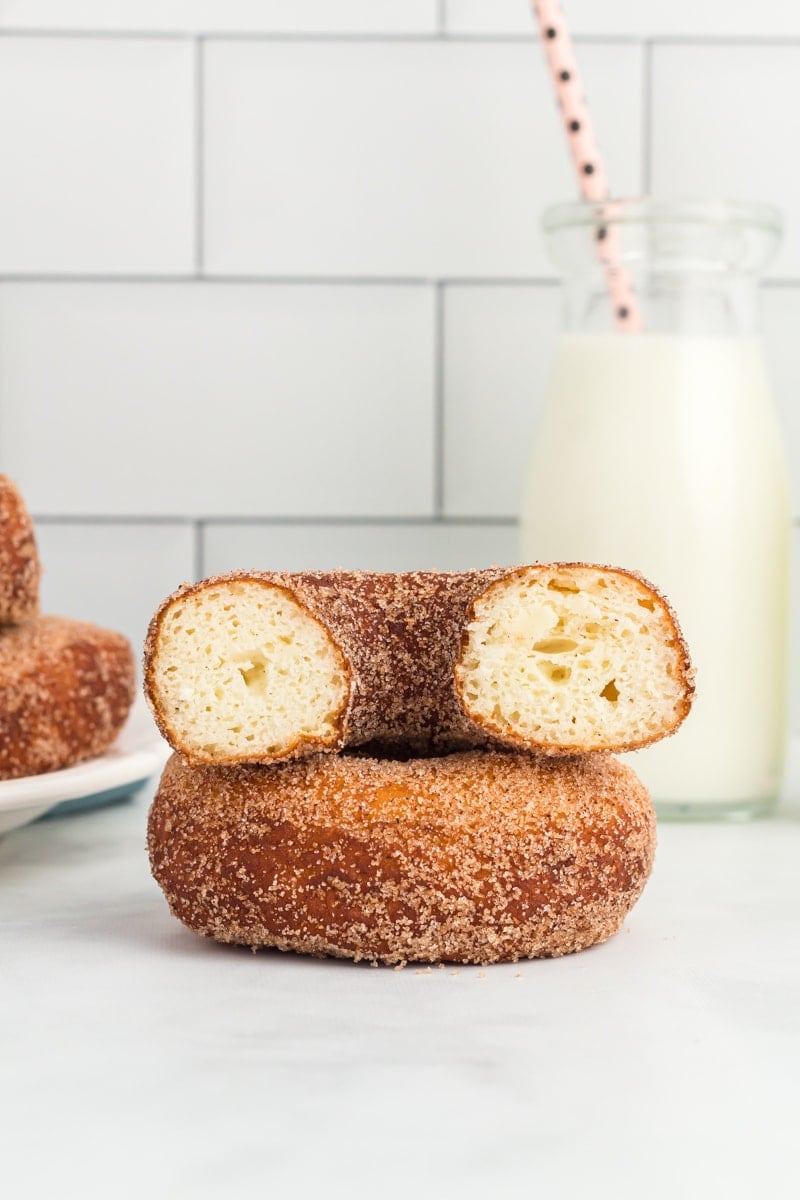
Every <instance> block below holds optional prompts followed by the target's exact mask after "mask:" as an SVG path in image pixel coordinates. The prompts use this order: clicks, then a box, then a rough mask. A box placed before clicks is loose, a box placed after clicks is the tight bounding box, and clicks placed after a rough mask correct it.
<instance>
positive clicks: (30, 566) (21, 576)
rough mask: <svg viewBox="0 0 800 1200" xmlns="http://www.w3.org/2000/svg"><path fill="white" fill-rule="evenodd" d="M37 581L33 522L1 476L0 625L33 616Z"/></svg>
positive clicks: (38, 567)
mask: <svg viewBox="0 0 800 1200" xmlns="http://www.w3.org/2000/svg"><path fill="white" fill-rule="evenodd" d="M40 578H41V564H40V562H39V554H38V551H37V549H36V537H35V534H34V529H33V521H32V520H31V518H30V514H29V513H28V510H27V508H26V507H25V502H24V500H23V499H22V496H21V495H20V493H19V490H18V489H17V487H16V486H15V484H14V483H13V482H12V481H11V480H10V479H9V478H8V476H7V475H0V625H15V624H17V623H18V622H19V621H26V620H28V618H29V617H32V616H35V614H36V613H37V612H38V611H39V580H40Z"/></svg>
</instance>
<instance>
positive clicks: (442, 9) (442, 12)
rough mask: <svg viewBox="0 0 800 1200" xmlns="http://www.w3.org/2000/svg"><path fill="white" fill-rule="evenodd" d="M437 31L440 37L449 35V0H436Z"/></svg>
mask: <svg viewBox="0 0 800 1200" xmlns="http://www.w3.org/2000/svg"><path fill="white" fill-rule="evenodd" d="M436 31H437V33H438V34H439V36H440V37H446V36H447V0H436Z"/></svg>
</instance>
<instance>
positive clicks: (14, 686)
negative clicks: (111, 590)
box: [0, 617, 136, 779]
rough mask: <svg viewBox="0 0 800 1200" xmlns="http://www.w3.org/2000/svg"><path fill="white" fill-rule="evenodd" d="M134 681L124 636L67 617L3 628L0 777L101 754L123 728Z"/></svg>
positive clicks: (0, 649)
mask: <svg viewBox="0 0 800 1200" xmlns="http://www.w3.org/2000/svg"><path fill="white" fill-rule="evenodd" d="M135 682H136V668H135V664H134V658H133V652H132V650H131V647H130V644H129V642H128V641H127V639H126V638H124V637H123V636H122V634H120V633H112V632H111V631H110V630H106V629H99V628H98V627H97V626H96V625H88V624H85V623H84V622H81V621H73V620H70V619H68V618H66V617H34V618H33V619H32V620H30V621H26V622H25V623H24V624H23V625H16V626H7V627H5V628H3V629H0V779H17V778H19V777H21V776H24V775H39V774H42V773H43V772H45V771H54V770H57V769H58V768H60V767H67V766H72V765H73V764H74V763H77V762H81V761H83V760H84V759H87V758H93V757H95V756H96V755H99V754H103V753H104V752H105V751H106V750H107V749H108V747H109V746H110V744H111V743H112V742H113V740H114V738H115V737H116V736H117V734H118V733H119V731H120V729H121V728H122V726H123V724H124V722H125V718H126V717H127V715H128V712H129V710H130V707H131V704H132V702H133V697H134V692H135Z"/></svg>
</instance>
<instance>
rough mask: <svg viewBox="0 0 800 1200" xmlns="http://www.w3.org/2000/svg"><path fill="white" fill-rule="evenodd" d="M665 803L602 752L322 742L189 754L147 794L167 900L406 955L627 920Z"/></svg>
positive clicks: (503, 953)
mask: <svg viewBox="0 0 800 1200" xmlns="http://www.w3.org/2000/svg"><path fill="white" fill-rule="evenodd" d="M655 828H656V827H655V817H654V813H653V808H652V805H651V803H650V799H649V796H648V794H647V792H646V790H645V788H644V787H643V786H642V784H641V783H640V782H639V780H638V779H637V778H636V776H635V775H634V773H633V771H631V770H630V768H629V767H626V766H623V764H621V763H619V762H617V761H616V760H615V759H613V758H611V757H610V756H609V755H593V756H591V757H585V756H584V757H580V758H577V757H575V758H569V759H564V758H562V759H558V760H555V759H549V758H544V757H537V756H534V755H526V754H501V753H485V752H481V751H473V752H469V753H465V754H456V755H450V756H447V757H443V758H434V759H411V760H409V761H407V762H400V761H389V760H380V759H369V758H361V757H357V756H351V755H342V756H340V757H331V756H327V755H317V756H315V757H313V758H309V759H305V760H302V761H298V762H292V763H284V764H281V765H277V766H273V767H268V768H264V767H255V766H242V767H233V768H232V767H209V766H199V767H192V766H189V765H188V764H187V763H186V762H184V761H183V760H182V759H181V758H180V757H179V756H178V755H174V756H173V757H172V758H171V759H170V761H169V763H168V764H167V767H166V769H165V771H164V774H163V777H162V780H161V784H160V787H159V789H158V793H157V795H156V798H155V800H154V802H153V806H152V808H151V810H150V816H149V822H148V848H149V852H150V862H151V867H152V870H153V874H154V876H155V878H156V880H157V881H158V883H159V884H160V886H161V888H162V889H163V891H164V894H165V895H166V898H167V900H168V902H169V905H170V908H171V910H172V912H173V914H174V915H175V916H176V917H177V918H178V919H179V920H181V921H182V922H183V923H184V924H185V925H187V926H188V927H189V928H190V929H193V930H194V931H195V932H197V933H200V934H203V935H204V936H207V937H213V938H216V939H217V940H218V941H222V942H233V943H237V944H242V945H247V946H252V947H254V948H257V947H262V946H272V947H277V948H278V949H280V950H295V951H300V952H303V953H309V954H316V955H335V956H338V957H346V958H353V959H355V960H359V959H367V960H370V961H374V962H383V963H388V964H396V963H403V962H410V961H419V962H437V961H443V962H463V963H490V962H504V961H515V960H517V959H520V958H534V957H551V956H556V955H562V954H568V953H571V952H572V951H576V950H581V949H583V948H585V947H587V946H590V945H593V944H594V943H596V942H601V941H604V940H605V939H606V938H608V937H610V936H611V935H612V934H614V933H616V932H617V931H618V930H619V928H620V927H621V925H622V922H623V920H624V919H625V916H626V915H627V913H628V912H629V911H630V909H631V907H632V906H633V904H634V903H635V901H636V900H637V898H638V896H639V895H640V893H641V890H642V888H643V887H644V884H645V882H646V880H647V877H648V875H649V873H650V869H651V866H652V862H653V855H654V850H655Z"/></svg>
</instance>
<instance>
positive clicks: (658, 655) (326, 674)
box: [145, 564, 694, 763]
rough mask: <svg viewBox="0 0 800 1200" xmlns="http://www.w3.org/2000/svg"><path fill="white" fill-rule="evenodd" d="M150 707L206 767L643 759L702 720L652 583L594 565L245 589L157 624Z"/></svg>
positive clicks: (327, 575)
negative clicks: (461, 753) (644, 752)
mask: <svg viewBox="0 0 800 1200" xmlns="http://www.w3.org/2000/svg"><path fill="white" fill-rule="evenodd" d="M145 690H146V693H147V696H148V700H149V702H150V705H151V708H152V710H153V713H154V715H155V718H156V721H157V723H158V725H159V727H160V729H161V731H162V733H163V734H164V736H165V737H166V739H167V740H168V741H169V743H170V744H171V745H172V747H173V748H174V749H175V750H178V751H179V752H180V753H181V754H183V755H184V756H185V757H186V758H187V760H189V761H190V762H192V763H202V762H207V763H248V762H253V763H270V762H278V761H281V760H285V759H289V758H294V757H300V756H303V755H307V754H312V753H316V752H318V751H331V752H339V751H341V750H342V749H345V748H347V747H355V746H369V745H370V744H374V745H376V746H379V747H380V748H381V750H382V751H385V752H387V753H391V752H392V750H393V748H401V749H402V748H404V747H413V748H414V750H415V751H416V752H418V753H440V752H446V751H449V750H456V749H466V748H475V747H498V748H499V747H506V748H514V749H522V750H536V751H539V752H543V753H546V754H576V753H584V752H589V751H606V750H613V751H622V750H632V749H637V748H639V747H641V746H645V745H648V744H649V743H651V742H654V741H656V740H658V739H659V738H662V737H665V736H666V735H667V734H669V733H672V732H673V731H674V730H675V729H676V728H677V727H678V725H679V724H680V723H681V721H682V720H683V719H684V717H685V716H686V714H687V712H688V711H689V708H690V705H691V700H692V696H693V690H694V685H693V674H692V668H691V664H690V661H689V656H688V652H687V649H686V645H685V643H684V641H683V638H682V635H681V632H680V629H679V627H678V624H677V620H676V618H675V616H674V614H673V612H672V610H671V608H670V607H669V604H668V603H667V601H666V600H665V599H664V597H663V596H662V595H661V594H660V593H659V592H658V591H657V589H655V588H654V587H653V586H652V585H651V584H649V583H647V582H646V581H645V580H643V579H642V578H641V577H639V576H638V575H636V574H634V573H631V572H627V571H623V570H619V569H615V568H608V567H598V566H593V565H586V564H552V565H545V564H536V565H534V566H529V567H520V568H515V569H505V568H490V569H488V570H485V571H469V572H458V573H445V572H442V573H438V572H406V573H400V574H376V573H370V572H345V571H333V572H305V573H300V574H280V573H272V574H270V573H263V572H235V573H232V574H229V575H224V576H216V577H212V578H210V579H206V580H204V581H202V582H201V583H198V584H191V585H187V586H185V587H184V588H182V589H180V590H179V591H178V592H176V593H175V594H174V595H172V596H171V597H169V598H168V599H167V600H166V601H164V603H163V604H162V605H161V607H160V609H159V610H158V612H157V613H156V615H155V616H154V618H153V620H152V622H151V625H150V629H149V632H148V638H147V643H146V649H145Z"/></svg>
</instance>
